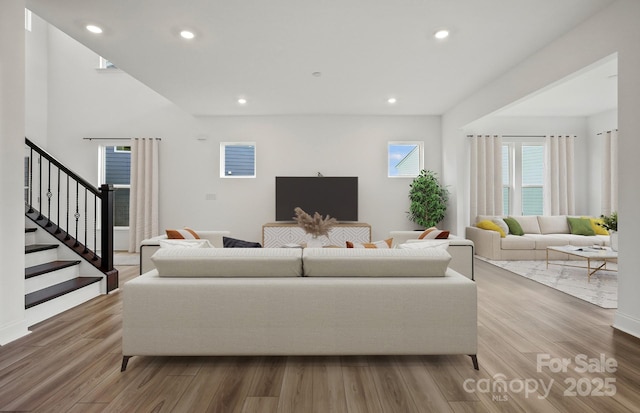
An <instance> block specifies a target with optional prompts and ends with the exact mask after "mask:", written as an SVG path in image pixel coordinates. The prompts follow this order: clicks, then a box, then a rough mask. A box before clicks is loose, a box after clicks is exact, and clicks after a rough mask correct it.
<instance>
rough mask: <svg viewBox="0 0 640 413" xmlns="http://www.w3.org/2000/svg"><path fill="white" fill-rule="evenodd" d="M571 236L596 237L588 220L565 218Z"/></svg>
mask: <svg viewBox="0 0 640 413" xmlns="http://www.w3.org/2000/svg"><path fill="white" fill-rule="evenodd" d="M567 221H569V228H570V229H571V233H572V234H573V235H596V232H595V231H594V230H593V228H592V227H591V220H590V219H588V218H577V217H567Z"/></svg>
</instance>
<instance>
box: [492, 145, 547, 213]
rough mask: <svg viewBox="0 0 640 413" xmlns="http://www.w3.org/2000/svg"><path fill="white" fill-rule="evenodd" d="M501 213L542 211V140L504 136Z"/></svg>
mask: <svg viewBox="0 0 640 413" xmlns="http://www.w3.org/2000/svg"><path fill="white" fill-rule="evenodd" d="M503 142H504V145H503V146H502V183H503V198H504V204H503V213H504V214H505V215H506V214H512V215H542V214H543V212H542V209H543V205H544V198H543V188H544V144H543V142H542V141H539V142H537V141H536V142H520V141H509V140H508V138H504V139H503Z"/></svg>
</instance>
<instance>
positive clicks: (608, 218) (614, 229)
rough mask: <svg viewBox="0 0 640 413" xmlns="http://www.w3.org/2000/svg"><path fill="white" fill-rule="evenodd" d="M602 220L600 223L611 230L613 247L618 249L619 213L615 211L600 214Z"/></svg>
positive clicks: (610, 240)
mask: <svg viewBox="0 0 640 413" xmlns="http://www.w3.org/2000/svg"><path fill="white" fill-rule="evenodd" d="M600 220H601V222H598V225H600V226H601V227H602V228H604V229H606V230H607V231H609V242H610V244H611V249H612V250H613V251H618V213H617V212H615V211H614V212H612V213H611V215H600Z"/></svg>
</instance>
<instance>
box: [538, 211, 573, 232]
mask: <svg viewBox="0 0 640 413" xmlns="http://www.w3.org/2000/svg"><path fill="white" fill-rule="evenodd" d="M538 225H539V226H540V233H541V234H569V233H570V231H569V224H568V222H567V217H566V215H553V216H551V215H548V216H538Z"/></svg>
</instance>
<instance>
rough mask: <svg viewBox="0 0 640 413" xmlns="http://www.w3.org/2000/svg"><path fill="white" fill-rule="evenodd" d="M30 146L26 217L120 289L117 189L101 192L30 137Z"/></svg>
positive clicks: (109, 285)
mask: <svg viewBox="0 0 640 413" xmlns="http://www.w3.org/2000/svg"><path fill="white" fill-rule="evenodd" d="M25 143H26V150H27V153H26V154H25V214H26V215H27V217H29V218H30V219H31V220H33V221H34V222H35V223H36V224H38V225H39V226H40V227H42V228H44V229H45V230H46V231H47V232H49V233H50V234H52V235H53V236H55V237H56V238H57V239H58V240H59V241H61V242H62V243H64V244H65V245H66V246H68V247H69V248H70V249H72V250H73V251H75V252H76V253H77V254H78V255H80V256H81V257H82V258H84V259H85V260H86V261H88V262H89V263H91V264H92V265H93V266H94V267H96V268H98V269H99V270H100V271H101V272H102V273H104V274H105V275H106V279H107V292H109V291H113V290H114V289H116V288H118V271H117V270H116V269H114V267H113V224H114V220H113V186H112V185H109V184H104V185H102V186H100V188H96V187H94V186H93V185H91V184H90V183H89V182H87V181H86V180H85V179H83V178H82V177H80V176H79V175H78V174H76V173H75V172H73V171H72V170H70V169H69V168H67V167H66V166H64V165H63V164H62V163H61V162H60V161H58V160H57V159H56V158H54V157H53V156H51V155H50V154H49V153H47V152H46V151H45V150H43V149H42V148H40V147H38V146H37V145H36V144H34V143H33V142H31V141H30V140H29V139H28V138H25ZM34 168H35V171H34ZM43 192H44V194H43ZM34 195H35V197H36V198H35V199H34ZM43 195H44V196H43ZM43 203H46V204H45V205H43ZM98 233H99V234H100V236H99V241H100V243H98ZM98 251H99V252H100V253H98Z"/></svg>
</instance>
